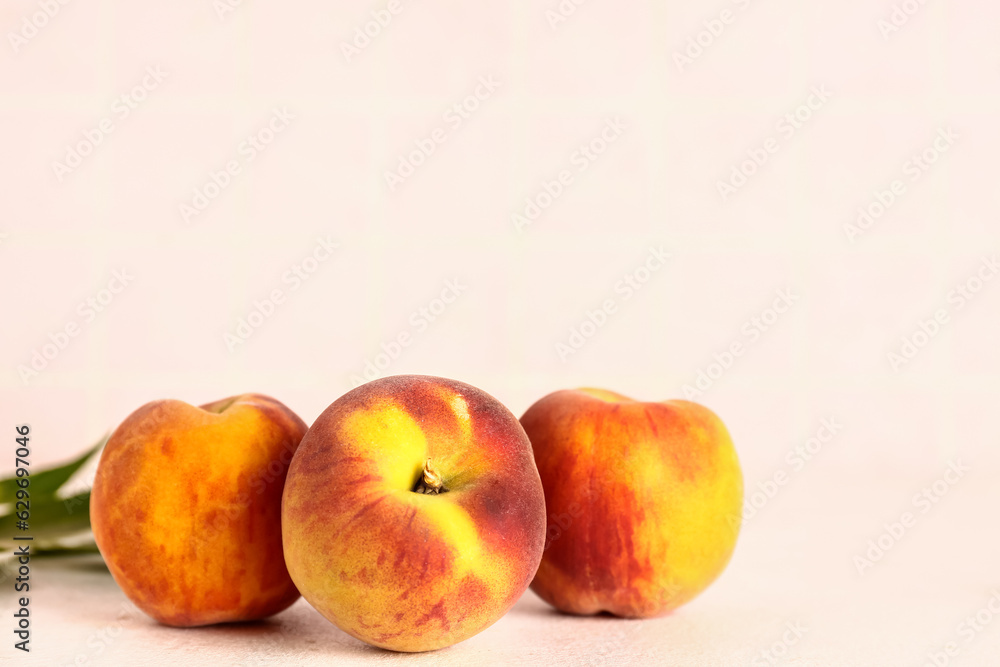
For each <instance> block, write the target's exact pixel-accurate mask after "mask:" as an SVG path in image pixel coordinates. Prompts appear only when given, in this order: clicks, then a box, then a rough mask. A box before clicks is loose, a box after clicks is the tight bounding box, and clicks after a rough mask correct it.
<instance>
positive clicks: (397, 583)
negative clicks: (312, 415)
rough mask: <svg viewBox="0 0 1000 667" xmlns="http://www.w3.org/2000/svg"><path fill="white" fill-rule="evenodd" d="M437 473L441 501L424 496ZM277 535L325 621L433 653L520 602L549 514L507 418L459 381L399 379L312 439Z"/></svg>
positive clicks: (379, 386)
mask: <svg viewBox="0 0 1000 667" xmlns="http://www.w3.org/2000/svg"><path fill="white" fill-rule="evenodd" d="M428 467H429V468H430V470H431V471H432V472H433V473H434V474H432V475H431V476H430V477H432V478H436V479H438V480H439V482H440V484H441V485H442V489H443V490H442V491H441V492H440V493H430V494H428V493H424V492H418V491H420V489H421V488H422V487H421V485H422V484H424V480H425V479H426V478H427V477H426V475H425V472H424V471H425V470H426V469H428ZM424 488H426V487H424ZM282 530H283V536H284V545H285V559H286V561H287V563H288V571H289V572H291V574H292V579H293V580H294V581H295V584H296V585H297V586H298V588H299V590H300V591H302V595H303V597H305V598H306V600H308V601H309V603H310V604H312V606H313V607H315V608H316V609H317V610H318V611H319V612H320V613H321V614H323V615H324V616H325V617H326V618H327V619H329V620H330V621H332V622H333V623H334V624H336V625H337V626H338V627H339V628H341V629H342V630H344V631H345V632H347V633H349V634H351V635H353V636H354V637H357V638H358V639H361V640H362V641H365V642H368V643H369V644H373V645H375V646H379V647H382V648H387V649H392V650H395V651H428V650H432V649H438V648H442V647H445V646H450V645H451V644H454V643H456V642H459V641H462V640H463V639H467V638H469V637H471V636H473V635H475V634H476V633H478V632H480V631H482V630H484V629H485V628H487V627H489V626H490V625H492V624H493V623H494V622H495V621H496V620H497V619H499V618H500V617H501V616H503V614H504V613H505V612H506V611H507V610H508V609H509V608H510V607H511V606H512V605H513V604H514V602H516V601H517V599H518V598H519V597H520V596H521V594H522V593H524V591H525V590H526V589H527V587H528V584H529V583H530V582H531V578H532V577H533V576H534V574H535V570H536V569H537V567H538V561H539V558H540V557H541V554H542V544H543V542H544V539H545V506H544V497H543V495H542V485H541V481H540V480H539V478H538V471H537V470H536V469H535V462H534V459H533V458H532V455H531V445H530V443H529V442H528V438H527V436H525V434H524V431H523V430H522V429H521V426H520V424H519V423H518V421H517V418H516V417H514V415H512V414H511V413H510V412H509V411H508V410H507V408H505V407H504V406H503V405H501V404H500V402H499V401H497V400H496V399H495V398H493V397H492V396H490V395H489V394H487V393H485V392H483V391H481V390H479V389H476V388H475V387H472V386H470V385H467V384H464V383H461V382H456V381H454V380H446V379H443V378H436V377H428V376H420V375H399V376H394V377H388V378H383V379H380V380H375V381H374V382H369V383H368V384H365V385H362V386H360V387H358V388H357V389H354V390H353V391H351V392H349V393H347V394H345V395H344V396H342V397H341V398H339V399H338V400H337V401H335V402H334V403H333V404H332V405H330V407H328V408H327V409H326V411H324V412H323V414H321V415H320V416H319V418H318V419H317V420H316V423H315V424H313V426H312V428H310V429H309V432H308V433H307V434H306V437H305V438H304V439H303V440H302V444H301V446H300V447H299V450H298V452H297V453H296V454H295V458H294V459H293V460H292V464H291V467H290V469H289V471H288V481H287V483H286V485H285V495H284V498H283V501H282Z"/></svg>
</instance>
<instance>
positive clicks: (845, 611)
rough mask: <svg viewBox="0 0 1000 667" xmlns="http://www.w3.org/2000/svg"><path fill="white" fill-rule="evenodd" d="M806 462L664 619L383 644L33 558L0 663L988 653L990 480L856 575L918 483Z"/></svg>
mask: <svg viewBox="0 0 1000 667" xmlns="http://www.w3.org/2000/svg"><path fill="white" fill-rule="evenodd" d="M823 473H824V474H818V471H809V470H806V471H804V472H803V473H802V475H801V478H799V479H796V480H793V481H792V482H791V483H790V484H789V485H787V486H786V487H783V488H782V489H781V491H780V492H779V494H778V495H777V496H776V497H774V498H773V499H772V500H770V501H769V502H768V503H767V505H766V506H764V507H763V508H762V509H761V510H760V512H759V513H758V514H757V515H756V516H755V517H754V518H753V519H751V520H750V521H749V522H748V524H747V525H746V526H745V529H744V532H743V534H742V535H741V537H740V542H739V545H738V548H737V551H736V554H735V556H734V558H733V561H732V563H731V564H730V567H729V568H728V569H727V571H726V572H725V573H724V574H723V576H722V577H720V579H719V580H718V581H717V582H716V583H715V584H714V585H713V586H712V587H711V588H710V589H709V590H708V591H706V592H705V593H704V594H703V595H702V596H701V597H700V598H698V599H696V600H695V601H693V602H691V603H690V604H688V605H687V606H685V607H683V608H681V609H680V610H678V611H677V612H675V613H674V614H673V615H671V616H668V617H666V618H660V619H653V620H646V621H627V620H620V619H614V618H606V617H600V618H576V617H570V616H565V615H562V614H559V613H556V612H554V611H553V610H552V609H551V608H549V607H548V606H547V605H546V604H545V603H543V602H542V601H541V600H540V599H539V598H537V597H536V596H535V595H534V594H533V593H531V592H528V593H527V594H525V596H524V597H523V598H522V599H521V600H520V601H519V602H518V603H517V605H515V607H514V608H513V609H512V610H511V611H510V613H508V614H507V615H506V616H505V617H504V618H503V619H501V620H500V621H499V622H497V623H496V625H494V626H493V627H491V628H489V629H488V630H486V631H485V632H483V633H481V634H480V635H478V636H476V637H473V638H472V639H469V640H467V641H465V642H463V643H461V644H459V645H457V646H454V647H451V648H448V649H444V650H441V651H436V652H433V653H427V654H416V655H413V654H398V653H392V652H387V651H382V650H379V649H375V648H370V647H367V646H366V645H364V644H363V643H361V642H359V641H357V640H355V639H353V638H351V637H348V636H347V635H345V634H344V633H342V632H340V631H339V630H337V629H336V628H335V627H334V626H332V625H331V624H330V623H328V622H327V621H326V620H325V619H323V618H322V617H321V616H320V615H319V614H318V613H316V612H315V611H314V610H313V609H312V608H311V607H310V606H309V605H308V604H307V603H306V602H305V601H303V600H300V601H299V602H297V603H296V604H295V605H293V606H292V607H291V608H290V609H288V610H286V611H285V612H283V613H281V614H279V615H277V616H275V617H273V618H272V619H270V620H268V621H266V622H261V623H255V624H246V625H233V626H222V627H210V628H200V629H188V630H180V629H174V628H167V627H164V626H160V625H157V624H156V623H155V622H153V621H152V620H150V619H149V618H147V617H145V616H144V615H143V614H142V613H140V612H139V611H138V610H137V609H136V608H135V607H133V606H132V605H130V604H129V603H128V602H127V601H126V599H125V597H124V595H123V594H122V593H121V591H120V590H119V589H118V587H117V586H116V585H115V583H114V581H113V580H112V579H111V577H110V575H108V573H107V571H106V570H105V569H104V568H103V566H102V565H101V564H100V562H99V561H98V560H96V559H95V558H76V559H69V560H61V561H54V560H48V561H41V560H39V561H37V562H35V563H34V565H33V569H32V574H31V577H32V600H31V605H32V606H31V610H32V624H33V625H32V627H33V632H34V634H33V636H32V642H31V646H32V652H31V654H30V656H27V660H25V657H26V656H24V654H21V653H20V652H19V651H14V650H13V648H12V646H11V644H12V643H13V642H12V640H11V635H10V631H9V630H8V631H5V632H4V633H3V635H2V636H5V637H7V639H5V640H4V642H5V645H4V646H3V647H0V658H3V659H4V661H5V662H10V661H12V664H37V665H54V666H61V665H119V664H120V665H182V664H183V665H192V664H213V665H214V664H220V665H270V664H294V665H331V664H336V665H368V664H379V665H389V664H414V665H430V664H433V665H437V666H443V665H463V666H464V667H468V666H470V665H492V664H508V665H510V664H544V665H562V664H567V665H605V664H609V665H768V664H780V665H837V666H861V665H866V666H867V665H870V666H872V667H887V666H890V665H914V666H915V667H916V666H920V665H923V664H924V663H925V661H926V660H927V655H926V654H927V653H928V652H931V651H939V650H941V649H942V648H943V647H944V646H945V644H946V643H948V642H951V641H954V642H956V644H957V645H958V648H959V654H958V655H957V656H955V657H953V658H950V659H949V663H948V664H950V665H958V666H960V667H961V666H968V667H971V666H973V665H994V666H995V665H998V664H1000V614H998V615H997V617H996V618H995V619H991V620H992V621H993V622H992V623H987V624H986V625H985V626H983V627H982V629H981V631H979V632H977V633H976V634H975V635H974V636H972V637H971V640H970V638H969V637H968V635H967V634H965V635H963V634H960V633H959V630H958V626H959V624H960V623H962V622H963V619H965V618H966V617H968V616H970V615H975V614H976V612H977V611H978V610H980V609H983V608H985V607H986V605H987V604H988V602H989V599H990V596H991V595H992V591H1000V537H998V533H1000V531H998V528H1000V521H998V520H997V516H996V508H1000V485H997V484H995V483H993V480H994V479H995V478H996V475H990V474H989V473H988V472H987V471H983V470H976V471H975V472H973V473H970V474H969V475H968V476H967V478H965V479H963V480H962V481H960V482H959V483H958V484H957V485H955V486H954V487H953V488H952V489H951V490H950V491H949V493H948V495H947V496H945V497H944V498H942V499H941V501H940V502H939V503H937V504H936V505H935V506H934V508H933V509H932V510H930V511H929V512H928V513H927V514H919V512H918V516H917V523H916V525H915V526H914V527H913V528H911V529H909V530H908V531H907V533H906V534H905V535H904V536H903V537H902V538H901V539H900V540H899V541H898V542H897V543H896V544H895V545H894V546H893V547H892V549H891V550H890V551H889V552H888V553H887V555H886V556H885V557H884V558H883V559H882V560H880V561H879V562H878V563H876V564H875V565H874V567H872V568H871V569H870V570H867V571H866V572H865V574H864V575H863V576H862V575H859V574H858V571H857V569H856V568H855V566H854V564H853V562H852V559H853V556H854V555H855V554H861V553H863V552H864V551H865V549H866V543H867V541H868V540H869V539H871V538H873V537H877V535H878V533H879V532H880V531H881V530H882V524H883V522H886V521H890V520H892V519H893V516H894V515H896V516H898V514H900V513H901V512H903V511H906V510H907V509H912V506H911V497H912V495H913V494H914V493H915V492H918V491H919V490H920V488H921V486H922V485H923V484H926V483H929V482H932V481H933V479H934V477H933V476H931V477H927V476H922V475H919V474H917V475H911V474H901V473H886V472H878V471H861V472H859V471H839V472H838V471H829V470H827V471H823ZM752 484H753V482H752V481H751V483H750V484H748V487H752ZM750 490H752V489H750ZM10 583H11V582H10V581H9V580H8V581H5V582H4V583H3V584H2V585H0V590H2V598H0V601H2V613H0V617H2V618H4V619H7V620H6V621H4V623H3V624H4V625H7V626H10V625H11V620H10V619H11V610H12V609H13V603H14V600H13V594H12V592H11V586H10ZM994 604H995V605H996V604H997V603H994ZM985 616H986V614H984V615H983V617H985ZM787 623H793V624H795V623H797V624H799V625H800V627H802V628H804V629H805V632H804V633H803V635H802V637H801V639H799V640H798V641H797V642H796V643H795V644H794V645H790V646H788V647H787V648H786V651H785V654H784V655H783V656H781V657H780V658H778V659H776V660H775V661H774V662H773V663H769V662H768V661H767V660H766V659H765V658H764V656H763V654H762V653H761V652H762V651H764V650H766V649H767V648H768V647H770V646H772V645H773V644H775V642H779V643H780V642H781V641H782V636H783V634H784V633H785V630H786V627H787V626H786V624H787ZM790 636H791V635H790ZM780 648H781V647H780V646H779V649H780ZM755 661H756V662H755Z"/></svg>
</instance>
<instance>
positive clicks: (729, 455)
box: [521, 389, 743, 618]
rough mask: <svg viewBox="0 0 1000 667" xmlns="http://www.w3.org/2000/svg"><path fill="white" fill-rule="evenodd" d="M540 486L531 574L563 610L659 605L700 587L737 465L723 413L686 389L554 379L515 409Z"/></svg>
mask: <svg viewBox="0 0 1000 667" xmlns="http://www.w3.org/2000/svg"><path fill="white" fill-rule="evenodd" d="M521 424H522V426H524V429H525V431H526V432H527V434H528V437H529V438H530V440H531V444H532V446H533V448H534V454H535V461H536V463H537V464H538V471H539V474H540V475H541V479H542V486H543V488H544V489H545V503H546V508H547V510H546V511H547V514H548V526H547V535H546V544H545V550H544V554H543V556H542V561H541V564H540V565H539V569H538V574H537V575H536V576H535V579H534V581H533V582H532V584H531V588H532V590H534V591H535V592H536V593H537V594H538V595H539V596H540V597H541V598H542V599H544V600H546V601H547V602H549V603H550V604H552V605H553V606H555V607H556V608H558V609H560V610H562V611H565V612H569V613H573V614H595V613H598V612H602V611H606V612H610V613H612V614H615V615H617V616H623V617H630V618H643V617H652V616H658V615H661V614H665V613H667V612H669V611H670V610H672V609H675V608H676V607H678V606H680V605H681V604H684V603H685V602H687V601H689V600H691V599H692V598H694V597H695V596H696V595H698V594H699V593H700V592H701V591H703V590H704V589H705V588H706V587H707V586H708V585H709V584H710V583H711V582H712V581H713V580H715V578H716V577H718V576H719V574H720V573H721V572H722V570H723V569H724V568H725V566H726V564H727V563H728V562H729V559H730V556H731V555H732V553H733V549H734V547H735V544H736V537H737V534H738V532H739V523H740V516H741V507H742V502H743V476H742V473H741V471H740V465H739V461H738V460H737V457H736V451H735V450H734V448H733V443H732V440H731V439H730V436H729V433H728V431H727V430H726V427H725V426H724V425H723V423H722V421H721V420H720V419H719V418H718V417H717V416H716V415H715V414H714V413H713V412H711V411H710V410H708V409H707V408H705V407H703V406H701V405H698V404H696V403H691V402H689V401H681V400H677V401H664V402H661V403H652V402H651V403H644V402H638V401H633V400H631V399H629V398H626V397H625V396H622V395H620V394H616V393H613V392H610V391H604V390H600V389H578V390H565V391H557V392H555V393H552V394H549V395H548V396H545V397H544V398H542V399H541V400H539V401H538V402H536V403H535V404H534V405H532V406H531V407H530V408H529V409H528V410H527V412H525V414H524V416H523V417H522V418H521Z"/></svg>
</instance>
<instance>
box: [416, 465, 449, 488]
mask: <svg viewBox="0 0 1000 667" xmlns="http://www.w3.org/2000/svg"><path fill="white" fill-rule="evenodd" d="M446 490H447V489H445V488H444V481H443V480H442V479H441V474H440V473H439V472H438V471H437V470H435V469H434V467H433V466H431V460H430V459H427V460H426V461H424V471H423V475H422V476H421V477H420V481H419V482H418V483H417V488H416V489H414V491H416V492H417V493H424V494H428V495H431V494H434V495H436V494H438V493H443V492H444V491H446Z"/></svg>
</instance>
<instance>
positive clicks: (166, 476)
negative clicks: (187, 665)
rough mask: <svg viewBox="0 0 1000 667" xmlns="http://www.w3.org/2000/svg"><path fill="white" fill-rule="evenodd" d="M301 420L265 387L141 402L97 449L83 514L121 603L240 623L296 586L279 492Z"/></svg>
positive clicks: (288, 598)
mask: <svg viewBox="0 0 1000 667" xmlns="http://www.w3.org/2000/svg"><path fill="white" fill-rule="evenodd" d="M305 432H306V425H305V424H304V423H303V421H302V420H301V419H299V418H298V417H297V416H296V415H295V414H294V413H293V412H292V411H291V410H289V409H288V408H287V407H285V406H284V405H282V404H281V403H279V402H278V401H276V400H274V399H273V398H268V397H267V396H261V395H258V394H244V395H242V396H236V397H232V398H228V399H225V400H222V401H218V402H216V403H211V404H208V405H203V406H202V407H200V408H196V407H194V406H192V405H188V404H187V403H184V402H181V401H175V400H165V401H154V402H152V403H147V404H146V405H144V406H142V407H141V408H139V409H138V410H136V411H135V412H133V413H132V414H131V415H129V417H128V418H127V419H126V420H125V421H124V422H123V423H122V425H121V426H119V427H118V428H117V429H116V430H115V432H114V433H113V434H112V436H111V439H110V440H109V441H108V444H107V447H106V448H105V449H104V452H103V454H102V455H101V460H100V464H99V465H98V469H97V477H96V479H95V480H94V486H93V490H92V491H91V498H90V521H91V524H92V527H93V530H94V538H95V540H96V541H97V546H98V547H99V548H100V551H101V555H102V556H104V560H105V562H106V563H107V565H108V568H109V569H110V570H111V574H112V575H113V576H114V578H115V581H117V582H118V585H119V586H120V587H121V589H122V590H123V591H124V592H125V595H127V596H128V598H129V599H130V600H132V602H134V603H135V604H136V606H137V607H139V608H140V609H142V610H143V611H144V612H146V613H147V614H149V615H150V616H152V617H153V618H155V619H156V620H158V621H160V622H161V623H164V624H166V625H173V626H183V627H186V626H196V625H207V624H210V623H224V622H230V621H248V620H253V619H259V618H264V617H266V616H270V615H272V614H276V613H277V612H279V611H281V610H282V609H285V608H286V607H288V606H289V605H290V604H292V602H294V601H295V600H296V599H297V598H298V596H299V593H298V591H297V590H296V589H295V585H294V584H293V583H292V580H291V577H289V575H288V571H287V570H286V569H285V561H284V558H283V556H282V551H281V491H282V488H283V485H284V480H285V474H286V473H287V469H288V463H289V462H290V461H291V459H292V456H293V455H294V453H295V449H296V447H297V446H298V444H299V442H300V441H301V440H302V436H303V435H305Z"/></svg>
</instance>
